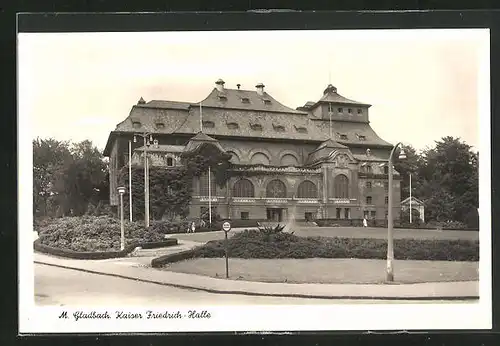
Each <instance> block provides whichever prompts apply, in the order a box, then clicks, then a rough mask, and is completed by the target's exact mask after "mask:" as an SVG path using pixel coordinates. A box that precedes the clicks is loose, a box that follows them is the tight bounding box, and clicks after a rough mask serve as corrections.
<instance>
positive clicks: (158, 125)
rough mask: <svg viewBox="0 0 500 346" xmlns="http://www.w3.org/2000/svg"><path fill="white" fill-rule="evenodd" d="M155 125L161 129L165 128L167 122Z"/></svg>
mask: <svg viewBox="0 0 500 346" xmlns="http://www.w3.org/2000/svg"><path fill="white" fill-rule="evenodd" d="M155 126H156V128H157V129H160V130H161V129H164V128H165V124H164V123H156V124H155Z"/></svg>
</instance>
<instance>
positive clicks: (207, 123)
mask: <svg viewBox="0 0 500 346" xmlns="http://www.w3.org/2000/svg"><path fill="white" fill-rule="evenodd" d="M203 127H206V128H210V129H212V128H214V127H215V123H214V122H213V121H208V120H207V121H203Z"/></svg>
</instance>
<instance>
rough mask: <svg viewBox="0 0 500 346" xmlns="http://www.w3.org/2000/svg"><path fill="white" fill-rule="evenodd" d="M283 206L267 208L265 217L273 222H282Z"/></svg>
mask: <svg viewBox="0 0 500 346" xmlns="http://www.w3.org/2000/svg"><path fill="white" fill-rule="evenodd" d="M284 210H285V209H284V208H267V219H268V220H269V221H274V222H282V221H283V214H284V212H283V211H284Z"/></svg>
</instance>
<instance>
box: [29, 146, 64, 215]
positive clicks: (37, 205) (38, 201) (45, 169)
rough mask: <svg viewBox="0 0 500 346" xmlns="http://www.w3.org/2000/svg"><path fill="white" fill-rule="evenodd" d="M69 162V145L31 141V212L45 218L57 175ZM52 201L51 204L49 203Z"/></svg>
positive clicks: (54, 194) (52, 197)
mask: <svg viewBox="0 0 500 346" xmlns="http://www.w3.org/2000/svg"><path fill="white" fill-rule="evenodd" d="M70 160H71V152H70V150H69V143H68V142H64V141H58V140H55V139H53V138H48V139H40V138H37V139H35V140H33V212H34V213H35V214H41V215H43V216H47V215H48V214H51V213H54V212H55V211H54V210H48V209H49V205H51V204H53V205H57V203H54V202H55V200H56V198H57V192H56V191H55V189H54V185H55V180H56V175H57V173H58V172H59V171H60V170H61V168H62V167H63V166H64V165H65V164H66V163H67V162H69V161H70ZM50 200H52V202H53V203H49V202H50Z"/></svg>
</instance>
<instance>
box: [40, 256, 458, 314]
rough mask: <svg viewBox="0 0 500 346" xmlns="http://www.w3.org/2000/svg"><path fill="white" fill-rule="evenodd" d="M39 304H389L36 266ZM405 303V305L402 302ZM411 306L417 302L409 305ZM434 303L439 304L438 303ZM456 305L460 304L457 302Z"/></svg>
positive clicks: (87, 305)
mask: <svg viewBox="0 0 500 346" xmlns="http://www.w3.org/2000/svg"><path fill="white" fill-rule="evenodd" d="M35 301H36V303H37V304H39V305H55V306H85V307H90V306H103V305H104V306H140V307H144V306H155V307H158V306H162V305H165V304H183V305H184V304H186V305H191V306H192V305H202V304H203V305H207V304H208V305H254V304H259V305H276V304H291V305H299V304H346V303H349V304H357V303H361V304H367V303H387V302H388V301H380V300H374V301H367V300H328V299H302V298H282V297H259V296H245V295H226V294H212V293H207V292H203V291H197V290H185V289H178V288H174V287H168V286H162V285H157V284H151V283H144V282H139V281H134V280H128V279H121V278H115V277H110V276H105V275H98V274H90V273H85V272H81V271H77V270H72V269H64V268H58V267H53V266H48V265H41V264H35ZM400 303H403V302H400ZM408 303H415V301H413V302H408ZM430 303H437V302H436V301H433V302H430ZM455 303H456V302H455Z"/></svg>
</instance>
